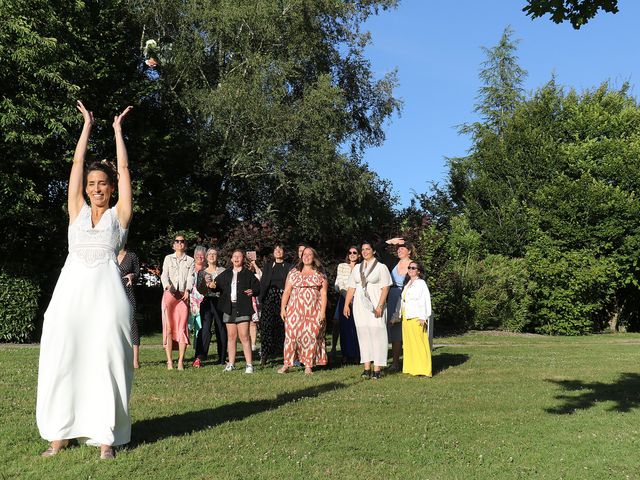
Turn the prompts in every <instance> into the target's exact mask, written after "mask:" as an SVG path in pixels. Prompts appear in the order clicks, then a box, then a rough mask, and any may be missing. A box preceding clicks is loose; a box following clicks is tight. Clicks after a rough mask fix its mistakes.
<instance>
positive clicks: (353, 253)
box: [349, 252, 358, 255]
mask: <svg viewBox="0 0 640 480" xmlns="http://www.w3.org/2000/svg"><path fill="white" fill-rule="evenodd" d="M357 254H358V252H349V255H357Z"/></svg>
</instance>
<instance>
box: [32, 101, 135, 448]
mask: <svg viewBox="0 0 640 480" xmlns="http://www.w3.org/2000/svg"><path fill="white" fill-rule="evenodd" d="M77 107H78V110H79V111H80V112H81V113H82V116H83V118H84V127H83V129H82V134H81V135H80V139H79V140H78V144H77V146H76V151H75V154H74V156H73V166H72V167H71V174H70V177H69V192H68V195H69V198H68V202H69V203H68V205H69V255H68V256H67V261H66V263H65V265H64V267H63V268H62V271H61V272H60V278H59V279H58V283H57V284H56V287H55V290H54V292H53V296H52V297H51V303H50V304H49V307H48V308H47V311H46V313H45V315H44V324H43V327H42V340H41V344H40V366H39V372H38V399H37V405H36V420H37V424H38V429H39V430H40V435H41V436H42V438H44V439H46V440H48V441H49V442H51V444H50V447H49V448H48V449H47V450H45V451H44V452H43V454H42V455H43V456H47V457H49V456H53V455H55V454H57V453H58V452H59V451H60V450H61V449H63V448H65V447H67V446H68V445H69V441H70V440H71V439H78V440H79V441H83V442H86V443H88V444H90V445H96V446H97V445H99V446H100V458H103V459H109V458H114V455H115V453H114V450H113V447H114V446H115V445H122V444H125V443H128V442H129V440H130V437H131V417H130V416H129V394H130V392H131V382H132V378H133V370H132V367H131V365H132V355H133V350H132V347H131V338H130V332H131V325H130V321H129V315H130V310H129V309H130V306H129V301H128V300H127V297H126V294H125V292H124V289H123V288H122V281H121V279H120V271H119V269H118V264H117V261H116V257H117V255H118V251H119V250H120V248H121V247H122V245H123V244H124V242H125V240H126V236H127V229H128V227H129V222H130V221H131V214H132V195H131V180H130V176H129V169H128V158H127V150H126V147H125V144H124V139H123V137H122V121H123V119H124V118H125V116H126V115H127V114H128V113H129V111H130V110H131V108H132V107H127V108H126V109H125V110H124V111H123V112H122V113H121V114H120V115H118V116H116V117H115V118H114V120H113V129H114V132H115V139H116V157H117V172H116V171H115V170H114V169H113V167H111V166H110V165H109V164H108V163H107V162H106V161H103V162H95V163H93V164H91V165H89V167H88V168H87V171H86V173H85V165H84V161H85V154H86V151H87V144H88V142H89V135H90V133H91V126H92V124H93V114H92V113H91V112H89V111H88V110H87V109H86V108H85V107H84V105H83V104H82V103H81V102H78V104H77ZM116 183H117V186H118V202H117V204H116V205H115V207H113V208H109V201H110V199H111V196H112V194H113V192H114V190H115V188H116ZM83 193H86V194H87V196H88V197H89V201H90V205H87V203H86V201H85V199H84V196H83Z"/></svg>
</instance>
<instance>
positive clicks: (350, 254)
mask: <svg viewBox="0 0 640 480" xmlns="http://www.w3.org/2000/svg"><path fill="white" fill-rule="evenodd" d="M360 260H361V257H360V253H359V252H358V247H356V246H353V245H352V246H351V247H349V250H348V251H347V256H346V257H345V259H344V263H341V264H339V265H338V271H337V273H336V281H335V284H334V287H335V289H336V292H338V293H339V294H340V299H339V300H338V305H336V312H335V315H334V317H333V318H334V320H335V321H336V322H337V323H338V325H339V336H340V351H341V353H342V361H343V363H354V362H355V363H359V362H360V347H359V346H358V333H357V332H356V324H355V322H354V321H353V312H350V315H349V316H348V317H345V316H344V314H343V310H344V300H345V297H346V295H347V289H348V288H349V277H350V276H351V272H352V271H353V269H354V267H355V266H356V265H357V264H358V262H360ZM334 350H335V346H334V348H333V350H332V352H333V351H334Z"/></svg>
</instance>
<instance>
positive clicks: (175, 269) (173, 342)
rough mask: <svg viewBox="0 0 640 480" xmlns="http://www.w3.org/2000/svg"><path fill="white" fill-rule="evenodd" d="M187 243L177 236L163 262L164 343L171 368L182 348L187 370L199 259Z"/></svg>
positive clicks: (180, 362) (181, 366)
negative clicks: (192, 296)
mask: <svg viewBox="0 0 640 480" xmlns="http://www.w3.org/2000/svg"><path fill="white" fill-rule="evenodd" d="M186 249H187V242H186V240H185V239H184V236H182V235H177V236H176V237H175V240H174V241H173V250H174V253H172V254H170V255H167V256H166V257H164V262H163V264H162V275H160V280H161V281H162V287H163V288H164V293H163V294H162V306H161V308H162V344H163V345H164V349H165V352H166V354H167V369H169V370H173V350H175V349H176V347H177V349H178V370H184V352H185V350H186V349H187V345H189V324H188V320H189V305H188V302H189V294H190V293H191V289H192V288H193V283H194V272H195V267H196V265H195V260H194V259H193V258H192V257H190V256H189V255H187V254H186Z"/></svg>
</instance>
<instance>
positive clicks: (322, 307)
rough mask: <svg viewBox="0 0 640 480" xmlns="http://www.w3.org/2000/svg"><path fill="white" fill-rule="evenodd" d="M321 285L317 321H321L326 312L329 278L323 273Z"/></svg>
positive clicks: (323, 319)
mask: <svg viewBox="0 0 640 480" xmlns="http://www.w3.org/2000/svg"><path fill="white" fill-rule="evenodd" d="M323 277H324V278H323V280H322V287H320V311H319V312H318V322H319V323H323V322H324V321H325V317H326V314H327V292H328V290H329V280H327V277H326V276H325V275H323Z"/></svg>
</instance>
